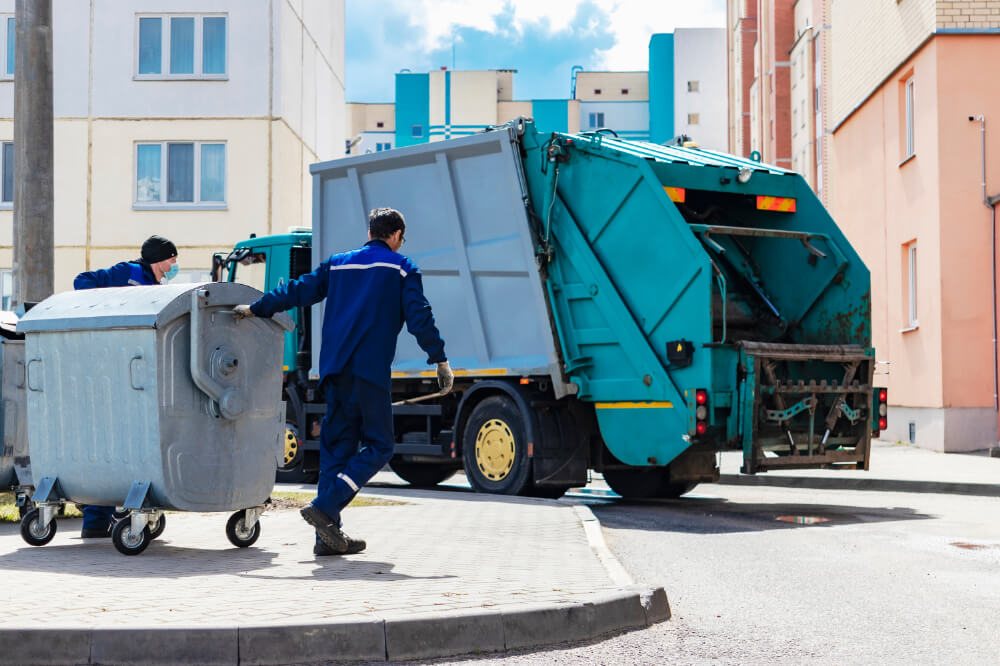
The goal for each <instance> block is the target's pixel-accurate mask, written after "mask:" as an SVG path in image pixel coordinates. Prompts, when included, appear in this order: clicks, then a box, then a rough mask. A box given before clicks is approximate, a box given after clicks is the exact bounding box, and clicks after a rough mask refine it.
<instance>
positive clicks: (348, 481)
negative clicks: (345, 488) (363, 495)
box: [337, 472, 360, 492]
mask: <svg viewBox="0 0 1000 666" xmlns="http://www.w3.org/2000/svg"><path fill="white" fill-rule="evenodd" d="M337 478H338V479H341V480H342V481H343V482H344V483H346V484H347V485H349V486H350V487H351V490H353V491H354V492H358V490H360V489H359V488H358V484H356V483H354V481H353V480H352V479H351V477H349V476H347V475H346V474H344V473H343V472H341V473H340V474H338V475H337Z"/></svg>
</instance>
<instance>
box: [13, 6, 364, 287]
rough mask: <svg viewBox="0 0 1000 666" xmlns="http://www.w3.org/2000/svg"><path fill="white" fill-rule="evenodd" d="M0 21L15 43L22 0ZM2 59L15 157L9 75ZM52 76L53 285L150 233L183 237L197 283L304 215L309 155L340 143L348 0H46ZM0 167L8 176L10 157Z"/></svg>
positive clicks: (129, 252) (187, 266) (117, 255)
mask: <svg viewBox="0 0 1000 666" xmlns="http://www.w3.org/2000/svg"><path fill="white" fill-rule="evenodd" d="M0 18H5V19H6V20H0V29H2V30H0V38H2V39H3V40H4V43H5V45H6V47H7V48H5V49H4V50H3V51H4V53H12V52H13V51H12V49H13V44H12V41H11V40H13V38H14V31H13V30H14V0H0ZM3 60H4V63H3V67H0V142H2V143H3V146H4V153H3V154H4V155H5V156H6V155H7V154H8V151H9V152H10V153H11V154H12V153H13V150H12V149H13V144H12V140H13V139H12V137H13V121H12V118H13V98H14V77H15V76H16V72H14V71H13V63H12V62H8V60H9V58H7V57H4V58H3ZM53 81H54V85H53V87H54V107H55V244H56V248H55V257H56V266H55V282H56V289H57V290H60V291H61V290H66V289H71V288H72V280H73V277H74V276H75V275H76V274H77V273H79V272H80V271H83V270H88V269H95V268H104V267H107V266H109V265H111V264H114V263H116V262H118V261H123V260H128V259H134V258H135V257H136V256H137V255H138V247H139V245H140V243H141V242H142V241H143V239H145V238H146V237H148V236H149V235H150V234H154V233H156V234H161V235H164V236H166V237H168V238H170V239H171V240H173V241H174V242H175V243H176V244H177V246H178V249H179V253H180V257H179V262H180V264H181V267H182V276H181V277H179V278H177V279H187V280H200V279H204V278H206V277H207V275H208V270H209V268H210V266H211V255H212V253H213V252H214V251H219V250H224V249H226V248H231V247H232V245H233V243H234V242H236V241H238V240H241V239H243V238H246V237H247V236H248V235H249V234H251V233H256V234H258V235H263V234H267V233H272V232H283V231H284V230H286V229H287V228H288V227H289V226H300V225H310V224H311V219H312V218H311V210H310V209H311V202H312V193H311V177H310V175H309V165H310V164H312V163H314V162H317V161H320V160H325V159H331V158H334V157H337V156H339V155H342V154H343V152H344V148H343V147H344V135H343V131H344V2H343V0H199V1H198V2H193V1H187V0H186V1H184V2H166V1H165V0H134V1H132V2H128V3H123V2H118V1H116V0H92V1H91V2H80V1H78V0H53ZM8 147H9V148H8ZM0 167H2V169H3V173H2V174H0V176H2V182H4V183H12V182H13V165H12V160H10V161H8V160H3V161H2V163H0ZM0 190H2V192H0V194H2V196H0V287H2V290H3V295H4V301H5V302H4V303H3V305H4V306H6V305H7V302H6V301H7V299H8V298H9V294H10V270H9V267H10V266H11V263H12V236H11V234H12V227H13V217H12V216H13V213H12V201H11V200H12V197H11V196H9V192H8V191H7V190H6V189H3V188H0Z"/></svg>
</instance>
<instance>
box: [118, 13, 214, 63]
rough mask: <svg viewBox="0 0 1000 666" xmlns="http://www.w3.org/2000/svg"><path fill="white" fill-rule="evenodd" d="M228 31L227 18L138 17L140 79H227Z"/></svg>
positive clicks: (208, 16) (205, 16)
mask: <svg viewBox="0 0 1000 666" xmlns="http://www.w3.org/2000/svg"><path fill="white" fill-rule="evenodd" d="M226 28H227V18H226V16H225V15H221V16H217V15H201V14H199V15H195V16H177V15H173V14H171V15H169V16H139V17H138V34H139V39H138V40H137V43H138V48H139V52H138V54H137V62H136V74H137V76H139V77H141V78H154V79H165V78H181V79H191V78H199V79H213V78H225V77H226V59H227V58H226V42H227V41H228V40H227V34H226Z"/></svg>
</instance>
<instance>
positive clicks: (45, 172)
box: [11, 0, 55, 306]
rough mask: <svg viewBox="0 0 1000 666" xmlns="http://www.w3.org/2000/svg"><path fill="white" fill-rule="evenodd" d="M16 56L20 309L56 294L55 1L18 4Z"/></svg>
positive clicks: (16, 232)
mask: <svg viewBox="0 0 1000 666" xmlns="http://www.w3.org/2000/svg"><path fill="white" fill-rule="evenodd" d="M14 11H15V14H14V16H15V23H16V25H17V33H16V41H15V46H14V49H15V53H14V270H13V274H14V291H13V294H12V298H11V301H12V303H13V304H14V306H17V305H21V304H22V303H25V302H28V303H32V302H38V301H41V300H42V299H44V298H47V297H48V296H50V295H52V292H53V291H54V288H55V284H54V279H53V269H54V264H55V238H54V233H53V224H52V217H53V201H52V200H53V176H52V170H53V137H52V132H53V129H52V126H53V112H52V0H17V4H16V6H15V10H14Z"/></svg>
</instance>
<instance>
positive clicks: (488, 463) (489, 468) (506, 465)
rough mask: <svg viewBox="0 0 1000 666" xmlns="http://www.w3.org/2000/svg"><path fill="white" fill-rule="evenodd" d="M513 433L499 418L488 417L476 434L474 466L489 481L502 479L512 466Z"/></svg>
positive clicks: (513, 450)
mask: <svg viewBox="0 0 1000 666" xmlns="http://www.w3.org/2000/svg"><path fill="white" fill-rule="evenodd" d="M514 452H515V446H514V433H512V432H511V431H510V427H509V426H508V425H507V424H506V423H504V422H503V421H501V420H500V419H490V420H489V421H487V422H486V423H484V424H483V425H482V427H481V428H480V429H479V434H477V435H476V466H477V467H478V468H479V471H480V472H481V473H482V475H483V476H485V477H486V478H487V479H489V480H490V481H502V480H503V479H505V478H507V475H508V474H510V470H511V469H512V468H513V467H514Z"/></svg>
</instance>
